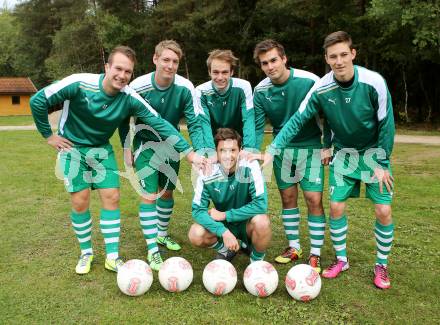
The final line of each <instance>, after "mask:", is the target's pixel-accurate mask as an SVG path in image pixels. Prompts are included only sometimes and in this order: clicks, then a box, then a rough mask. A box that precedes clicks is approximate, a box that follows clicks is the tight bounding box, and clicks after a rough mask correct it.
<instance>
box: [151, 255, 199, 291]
mask: <svg viewBox="0 0 440 325" xmlns="http://www.w3.org/2000/svg"><path fill="white" fill-rule="evenodd" d="M193 275H194V274H193V269H192V266H191V264H190V263H189V262H188V261H187V260H186V259H184V258H183V257H178V256H175V257H170V258H169V259H167V260H166V261H165V262H163V264H162V266H161V267H160V269H159V281H160V284H161V285H162V287H163V288H164V289H165V290H167V291H169V292H180V291H184V290H186V289H187V288H188V287H189V285H190V284H191V282H192V280H193Z"/></svg>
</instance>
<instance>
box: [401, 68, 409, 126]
mask: <svg viewBox="0 0 440 325" xmlns="http://www.w3.org/2000/svg"><path fill="white" fill-rule="evenodd" d="M402 75H403V85H404V86H405V107H404V108H405V122H406V123H409V116H408V88H407V86H406V72H405V68H403V70H402Z"/></svg>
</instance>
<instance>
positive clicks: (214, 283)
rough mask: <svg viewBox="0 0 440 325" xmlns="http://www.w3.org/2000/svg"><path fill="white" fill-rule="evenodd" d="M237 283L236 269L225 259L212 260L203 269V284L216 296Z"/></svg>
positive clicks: (226, 291)
mask: <svg viewBox="0 0 440 325" xmlns="http://www.w3.org/2000/svg"><path fill="white" fill-rule="evenodd" d="M236 284H237V271H236V270H235V267H234V265H232V264H231V263H230V262H228V261H226V260H214V261H212V262H210V263H208V264H207V265H206V266H205V269H204V270H203V285H204V286H205V288H206V290H208V291H209V292H211V293H212V294H214V295H216V296H222V295H226V294H228V293H229V292H231V291H232V290H233V289H234V288H235V285H236Z"/></svg>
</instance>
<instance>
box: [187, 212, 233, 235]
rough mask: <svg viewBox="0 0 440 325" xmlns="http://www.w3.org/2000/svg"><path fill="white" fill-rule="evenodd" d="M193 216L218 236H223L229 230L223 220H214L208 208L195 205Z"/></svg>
mask: <svg viewBox="0 0 440 325" xmlns="http://www.w3.org/2000/svg"><path fill="white" fill-rule="evenodd" d="M192 216H193V219H194V221H195V222H197V223H198V224H199V225H201V226H202V227H204V228H205V229H207V230H208V231H209V232H211V233H213V234H215V235H216V236H217V237H221V236H222V235H223V233H224V232H225V231H226V230H227V228H226V227H225V225H224V224H223V223H222V222H219V221H215V220H213V219H212V218H211V216H210V215H209V214H208V211H207V210H206V209H200V208H197V207H196V208H194V207H193V211H192Z"/></svg>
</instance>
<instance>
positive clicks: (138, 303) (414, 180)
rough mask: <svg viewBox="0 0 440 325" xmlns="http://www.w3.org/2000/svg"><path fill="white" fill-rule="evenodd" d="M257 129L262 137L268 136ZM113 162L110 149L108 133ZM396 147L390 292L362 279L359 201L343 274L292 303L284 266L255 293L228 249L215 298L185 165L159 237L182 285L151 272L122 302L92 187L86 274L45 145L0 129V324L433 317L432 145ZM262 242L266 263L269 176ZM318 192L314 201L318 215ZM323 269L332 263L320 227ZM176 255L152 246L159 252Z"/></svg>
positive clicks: (365, 240)
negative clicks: (176, 247) (170, 289)
mask: <svg viewBox="0 0 440 325" xmlns="http://www.w3.org/2000/svg"><path fill="white" fill-rule="evenodd" d="M268 139H269V136H266V141H268ZM113 143H114V145H115V149H116V152H117V156H118V158H120V147H119V145H118V141H117V138H114V139H113ZM432 148H433V147H430V146H423V145H409V144H405V145H401V144H396V146H395V151H394V155H393V164H394V170H393V172H394V177H395V179H396V187H395V200H394V204H393V209H394V218H395V221H396V234H395V238H396V240H395V245H394V248H393V250H392V253H391V256H390V274H391V277H392V288H391V289H390V290H388V291H386V292H385V291H380V290H378V289H376V288H375V287H374V286H373V284H372V268H373V264H374V260H375V242H374V236H373V223H374V217H373V215H374V214H373V213H374V212H373V207H372V205H371V204H370V202H369V201H368V200H366V199H357V200H350V201H349V202H348V206H349V207H348V211H347V214H348V218H349V231H348V254H349V257H350V266H351V267H350V270H348V271H347V272H345V273H344V274H342V275H341V276H340V277H339V278H337V279H335V280H326V279H323V286H322V291H321V294H320V296H319V297H318V298H317V299H316V300H314V301H312V302H310V303H307V304H304V303H298V302H295V301H293V300H292V299H291V298H290V297H289V296H288V294H287V292H286V290H285V288H284V278H285V276H286V273H287V271H288V270H289V268H290V266H291V265H282V266H279V265H276V269H277V271H278V273H279V278H280V283H279V286H278V289H277V291H276V292H275V293H274V294H273V295H272V296H271V297H269V298H266V299H257V298H255V297H253V296H251V295H250V294H248V293H247V292H246V290H245V288H244V286H243V282H242V276H243V271H244V269H245V267H246V265H247V263H248V259H247V257H245V256H243V255H240V256H237V258H236V260H235V261H234V264H235V266H236V268H237V272H238V274H239V282H238V284H237V287H236V288H235V290H234V291H233V292H232V293H230V294H229V295H227V296H225V297H220V298H216V297H213V296H212V295H210V294H209V293H207V292H206V291H205V289H204V288H203V284H202V271H203V268H204V266H205V265H206V264H207V263H208V262H209V261H210V260H211V259H212V258H213V256H214V252H213V251H211V250H209V249H206V250H202V249H196V248H193V247H191V245H190V244H189V243H188V241H187V231H188V229H189V227H190V225H191V223H192V219H191V211H190V202H191V200H192V187H191V183H190V180H189V176H188V175H190V169H189V166H188V164H187V163H186V162H183V163H182V167H181V173H180V175H181V176H180V180H181V182H182V185H183V189H184V192H183V193H176V197H175V199H176V206H175V212H174V215H173V219H172V221H171V233H172V234H173V235H174V237H175V238H176V239H177V240H178V241H179V242H180V243H181V244H182V246H183V250H182V251H181V253H180V255H181V256H183V257H185V258H187V259H188V260H189V261H190V262H191V263H192V266H193V268H194V275H195V277H194V282H193V284H192V285H191V286H190V287H189V289H188V290H187V291H185V292H183V293H178V294H170V293H167V292H165V291H164V290H163V289H162V288H161V287H160V284H159V281H158V278H157V273H155V274H154V282H153V285H152V287H151V289H150V291H148V292H147V293H146V294H145V295H144V296H141V297H138V298H130V297H127V296H124V295H123V294H122V293H121V292H120V291H119V290H118V288H117V285H116V275H115V274H114V273H111V272H108V271H106V270H104V254H103V249H104V248H103V241H102V237H101V234H100V232H99V227H98V224H99V217H98V215H99V204H98V197H97V194H96V193H93V195H92V205H91V211H92V214H93V219H94V225H93V245H94V248H95V254H96V259H95V262H94V264H93V267H92V271H91V273H90V274H88V275H85V276H78V275H76V274H75V273H74V265H75V263H76V259H77V257H78V253H79V250H78V244H77V242H76V239H75V236H74V233H73V231H72V229H71V225H70V221H69V217H68V214H69V209H70V208H69V196H68V194H66V193H65V192H64V188H63V185H62V182H61V181H59V180H58V179H56V178H55V175H54V169H53V168H54V165H55V156H56V153H55V152H54V151H53V150H52V149H51V148H50V147H49V146H47V145H46V144H45V141H44V140H43V139H42V138H41V137H40V136H39V134H37V133H36V132H35V131H8V132H4V133H1V137H0V152H1V153H2V164H1V165H0V184H1V186H2V189H3V191H2V200H1V201H0V225H1V231H2V235H1V236H0V247H1V250H0V258H1V260H2V261H3V262H2V267H1V270H2V271H1V272H0V283H1V286H0V310H1V323H4V324H29V323H32V324H49V323H52V324H61V323H62V324H80V323H88V324H90V323H94V324H107V323H114V324H125V323H133V324H138V323H143V324H157V323H161V324H263V323H264V324H294V323H295V324H297V323H299V324H438V323H440V314H439V310H440V300H439V298H438V297H440V282H439V277H438V272H439V265H440V253H439V247H440V218H439V214H438V213H439V211H440V203H439V199H438V198H439V197H440V186H439V184H440V175H439V173H438V166H439V165H438V162H439V160H440V152H439V150H438V149H436V150H433V149H432ZM268 189H269V195H270V198H269V202H270V203H269V214H270V216H271V219H272V229H273V240H272V243H271V246H270V248H269V250H268V254H267V260H268V261H271V262H272V261H273V258H274V257H275V256H276V255H277V254H278V253H279V252H280V251H281V250H282V249H283V248H284V246H285V245H286V240H285V237H284V233H283V227H282V222H281V219H280V217H279V212H280V199H279V195H278V192H277V190H276V187H275V183H274V182H271V183H269V184H268ZM121 193H122V197H121V211H122V216H123V218H122V236H121V249H120V252H121V255H122V256H123V257H124V258H126V259H131V258H140V259H145V258H146V253H145V243H144V241H143V239H142V234H141V230H140V226H139V221H138V216H137V209H138V197H137V195H136V194H135V193H134V191H133V190H132V188H131V187H130V186H129V184H128V183H127V182H126V181H125V180H123V181H122V188H121ZM327 197H328V194H327V191H326V192H325V198H326V199H325V201H324V203H325V208H326V211H328V200H327ZM300 209H301V211H302V215H303V218H302V222H301V232H302V236H301V237H302V245H303V249H304V251H305V252H306V254H307V253H308V251H309V244H308V240H307V236H306V233H307V232H306V218H305V217H304V214H305V211H306V210H305V207H304V203H303V200H302V199H301V200H300ZM322 253H323V260H322V262H323V265H324V266H327V265H328V264H329V263H330V262H331V260H332V259H333V254H334V253H333V250H332V247H331V243H330V239H329V236H328V231H327V233H326V241H325V246H324V249H323V252H322ZM174 255H177V254H175V253H170V252H164V257H165V258H166V257H170V256H174Z"/></svg>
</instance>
